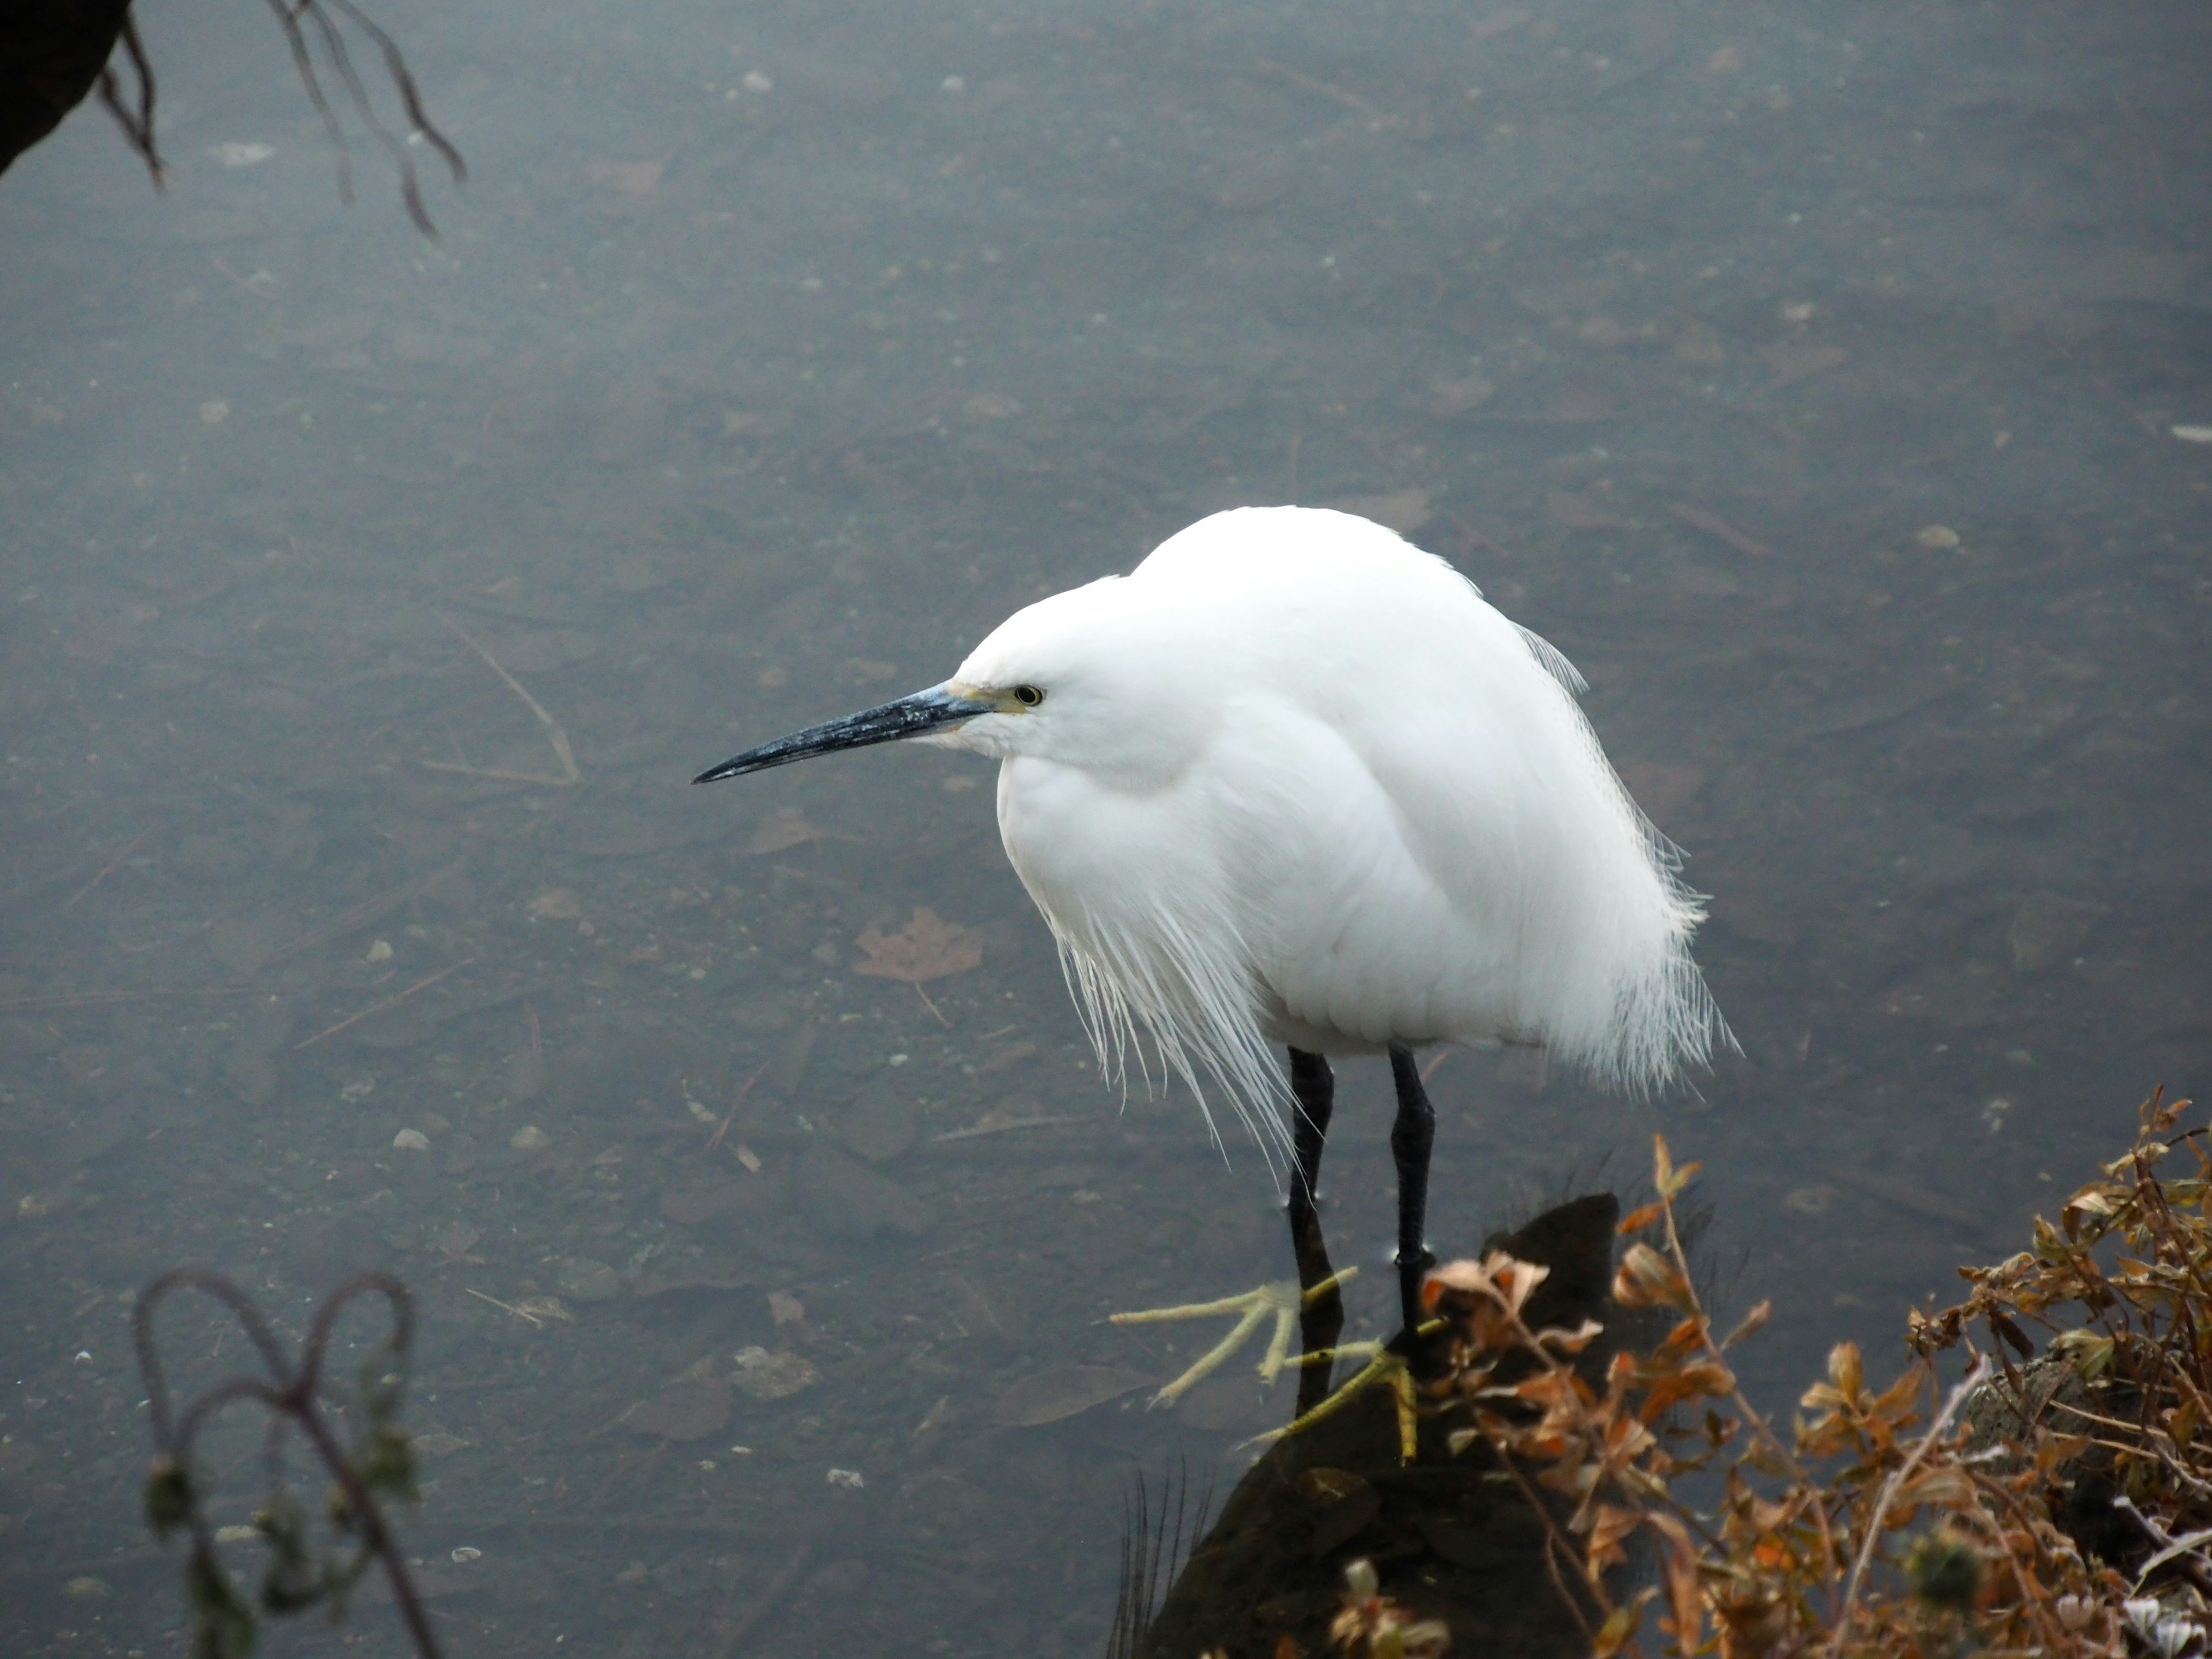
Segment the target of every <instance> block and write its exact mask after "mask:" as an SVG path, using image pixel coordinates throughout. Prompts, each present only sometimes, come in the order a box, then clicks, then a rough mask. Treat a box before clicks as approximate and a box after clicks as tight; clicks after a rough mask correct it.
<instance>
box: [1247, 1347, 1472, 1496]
mask: <svg viewBox="0 0 2212 1659" xmlns="http://www.w3.org/2000/svg"><path fill="white" fill-rule="evenodd" d="M1440 1323H1441V1322H1435V1323H1431V1324H1428V1325H1424V1326H1423V1327H1422V1328H1421V1329H1420V1331H1419V1334H1420V1335H1423V1336H1425V1335H1427V1334H1428V1333H1429V1332H1430V1331H1431V1330H1434V1329H1436V1328H1437V1324H1440ZM1340 1359H1364V1360H1365V1361H1366V1362H1367V1363H1366V1364H1364V1365H1363V1366H1362V1367H1361V1368H1360V1369H1359V1370H1357V1371H1355V1372H1354V1373H1353V1374H1352V1378H1351V1380H1350V1381H1349V1382H1347V1383H1345V1385H1344V1386H1343V1387H1342V1388H1340V1389H1337V1390H1336V1391H1335V1392H1334V1393H1333V1394H1331V1395H1329V1397H1328V1399H1326V1400H1324V1401H1322V1402H1321V1404H1320V1405H1318V1406H1316V1407H1314V1408H1313V1409H1312V1410H1311V1411H1310V1412H1308V1413H1305V1414H1304V1416H1303V1417H1297V1418H1293V1419H1291V1421H1290V1422H1288V1423H1286V1424H1285V1425H1283V1426H1282V1427H1281V1428H1279V1429H1273V1430H1270V1431H1268V1432H1267V1433H1266V1434H1261V1435H1255V1436H1254V1437H1252V1438H1251V1439H1249V1440H1248V1441H1246V1442H1245V1444H1246V1445H1248V1446H1266V1445H1272V1444H1273V1443H1274V1442H1276V1441H1278V1440H1280V1439H1282V1438H1283V1437H1285V1435H1292V1434H1297V1433H1299V1432H1300V1431H1304V1430H1306V1429H1310V1428H1311V1427H1313V1425H1315V1424H1316V1423H1318V1422H1320V1421H1321V1420H1322V1419H1323V1418H1328V1417H1334V1416H1335V1415H1336V1413H1339V1412H1340V1411H1342V1410H1343V1409H1344V1408H1345V1407H1346V1406H1348V1405H1350V1404H1351V1403H1352V1401H1354V1400H1356V1399H1358V1397H1359V1396H1360V1395H1363V1394H1365V1393H1366V1392H1367V1391H1368V1390H1369V1389H1389V1390H1390V1394H1391V1397H1392V1399H1393V1401H1394V1402H1395V1405H1396V1407H1397V1413H1398V1461H1399V1462H1401V1463H1410V1462H1413V1456H1414V1454H1415V1453H1416V1452H1418V1451H1419V1449H1420V1440H1421V1419H1420V1413H1419V1407H1418V1405H1417V1401H1418V1400H1419V1395H1418V1394H1417V1393H1416V1391H1415V1388H1414V1383H1413V1367H1412V1366H1410V1365H1408V1364H1407V1363H1406V1358H1405V1356H1404V1355H1402V1354H1401V1353H1399V1352H1397V1351H1396V1350H1395V1349H1394V1348H1392V1347H1391V1346H1389V1344H1388V1343H1385V1342H1347V1343H1346V1344H1344V1345H1343V1346H1341V1347H1336V1348H1322V1349H1319V1350H1317V1351H1316V1352H1313V1353H1309V1354H1301V1355H1300V1356H1299V1357H1298V1358H1297V1360H1296V1361H1295V1362H1293V1363H1295V1364H1299V1365H1332V1364H1335V1363H1336V1362H1337V1361H1338V1360H1340Z"/></svg>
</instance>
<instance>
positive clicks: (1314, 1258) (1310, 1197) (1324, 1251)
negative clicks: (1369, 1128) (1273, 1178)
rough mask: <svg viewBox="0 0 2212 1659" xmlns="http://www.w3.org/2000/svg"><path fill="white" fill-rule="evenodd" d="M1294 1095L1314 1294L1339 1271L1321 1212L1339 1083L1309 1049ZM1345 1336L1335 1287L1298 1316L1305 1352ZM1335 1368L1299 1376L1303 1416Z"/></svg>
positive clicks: (1294, 1233)
mask: <svg viewBox="0 0 2212 1659" xmlns="http://www.w3.org/2000/svg"><path fill="white" fill-rule="evenodd" d="M1291 1095H1292V1097H1294V1098H1295V1099H1296V1100H1297V1120H1296V1121H1294V1122H1293V1123H1292V1124H1291V1157H1292V1159H1293V1160H1294V1161H1293V1163H1292V1165H1291V1202H1290V1215H1291V1252H1292V1254H1293V1255H1296V1256H1297V1264H1298V1286H1299V1288H1300V1289H1301V1290H1306V1291H1310V1290H1312V1289H1313V1287H1314V1286H1315V1285H1318V1284H1320V1283H1321V1282H1322V1280H1323V1279H1327V1278H1328V1276H1329V1275H1330V1274H1331V1273H1334V1272H1335V1269H1334V1267H1330V1266H1329V1261H1328V1240H1327V1239H1325V1238H1323V1237H1322V1231H1321V1212H1320V1210H1319V1209H1318V1207H1316V1189H1317V1188H1318V1187H1319V1185H1320V1182H1321V1154H1322V1146H1323V1145H1324V1144H1325V1143H1326V1141H1327V1140H1328V1120H1329V1114H1330V1113H1331V1112H1332V1111H1333V1110H1334V1109H1335V1105H1336V1079H1335V1077H1334V1074H1333V1073H1331V1072H1330V1071H1329V1069H1328V1060H1326V1059H1325V1058H1323V1057H1322V1055H1320V1054H1307V1053H1306V1052H1305V1051H1304V1049H1300V1048H1293V1049H1291ZM1343 1333H1344V1297H1342V1296H1341V1295H1340V1294H1339V1293H1338V1292H1337V1291H1335V1290H1334V1288H1331V1289H1330V1290H1329V1291H1328V1293H1327V1294H1326V1295H1322V1296H1317V1297H1315V1298H1314V1299H1313V1300H1312V1301H1311V1302H1310V1303H1309V1304H1306V1305H1305V1306H1304V1308H1302V1309H1300V1310H1299V1311H1298V1342H1299V1346H1300V1349H1301V1351H1302V1352H1306V1353H1318V1352H1321V1351H1322V1349H1323V1348H1333V1347H1334V1346H1336V1344H1337V1339H1338V1338H1339V1337H1340V1336H1341V1335H1342V1334H1343ZM1328 1383H1329V1368H1328V1366H1326V1365H1309V1366H1306V1367H1305V1368H1304V1370H1301V1371H1300V1372H1299V1373H1298V1414H1299V1415H1300V1416H1304V1414H1305V1413H1308V1412H1310V1411H1311V1410H1313V1409H1314V1407H1316V1406H1318V1405H1320V1404H1321V1402H1322V1401H1323V1400H1325V1399H1327V1398H1328Z"/></svg>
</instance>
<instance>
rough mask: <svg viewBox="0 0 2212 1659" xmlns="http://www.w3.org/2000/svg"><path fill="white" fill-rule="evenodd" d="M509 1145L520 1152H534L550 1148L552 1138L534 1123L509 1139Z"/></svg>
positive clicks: (519, 1130)
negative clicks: (546, 1147) (542, 1148)
mask: <svg viewBox="0 0 2212 1659" xmlns="http://www.w3.org/2000/svg"><path fill="white" fill-rule="evenodd" d="M552 1144H553V1141H552V1138H551V1137H550V1136H549V1135H548V1134H547V1133H545V1131H544V1130H543V1129H541V1128H539V1127H538V1126H537V1125H536V1124H534V1123H526V1124H524V1125H523V1126H522V1127H520V1129H517V1130H516V1131H515V1132H514V1133H513V1134H511V1135H509V1136H508V1137H507V1145H508V1146H512V1147H513V1148H514V1150H515V1151H516V1152H537V1151H538V1150H539V1149H540V1148H541V1147H545V1146H551V1145H552Z"/></svg>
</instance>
